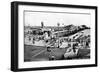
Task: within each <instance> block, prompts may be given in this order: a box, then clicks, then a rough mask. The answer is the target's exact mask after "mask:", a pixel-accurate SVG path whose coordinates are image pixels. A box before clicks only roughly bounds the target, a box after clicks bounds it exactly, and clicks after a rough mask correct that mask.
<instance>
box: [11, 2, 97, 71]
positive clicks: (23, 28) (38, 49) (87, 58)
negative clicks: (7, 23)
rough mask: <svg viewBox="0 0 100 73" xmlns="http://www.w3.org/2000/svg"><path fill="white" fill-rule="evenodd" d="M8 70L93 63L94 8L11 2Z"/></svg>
mask: <svg viewBox="0 0 100 73" xmlns="http://www.w3.org/2000/svg"><path fill="white" fill-rule="evenodd" d="M11 10H12V11H11V12H12V13H11V14H12V17H11V18H12V19H11V20H12V24H11V26H12V27H11V29H12V35H11V36H12V39H11V40H12V43H11V44H12V48H11V69H12V71H27V70H29V71H30V70H46V69H62V68H77V67H94V66H97V7H96V6H84V5H68V4H66V5H65V4H49V3H31V2H12V9H11Z"/></svg>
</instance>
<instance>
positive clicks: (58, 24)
mask: <svg viewBox="0 0 100 73" xmlns="http://www.w3.org/2000/svg"><path fill="white" fill-rule="evenodd" d="M57 26H58V48H59V46H60V45H59V43H60V41H59V26H60V23H57Z"/></svg>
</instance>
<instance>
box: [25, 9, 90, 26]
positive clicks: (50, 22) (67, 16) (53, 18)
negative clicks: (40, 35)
mask: <svg viewBox="0 0 100 73" xmlns="http://www.w3.org/2000/svg"><path fill="white" fill-rule="evenodd" d="M24 17H25V19H24V21H25V26H28V25H30V26H41V22H43V23H44V26H57V23H60V26H64V25H69V24H73V25H87V26H90V24H91V23H90V22H91V18H90V17H91V15H90V14H80V13H67V12H66V13H54V12H34V11H32V12H30V11H25V12H24ZM63 24H64V25H63Z"/></svg>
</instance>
